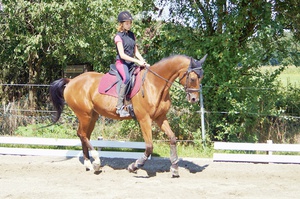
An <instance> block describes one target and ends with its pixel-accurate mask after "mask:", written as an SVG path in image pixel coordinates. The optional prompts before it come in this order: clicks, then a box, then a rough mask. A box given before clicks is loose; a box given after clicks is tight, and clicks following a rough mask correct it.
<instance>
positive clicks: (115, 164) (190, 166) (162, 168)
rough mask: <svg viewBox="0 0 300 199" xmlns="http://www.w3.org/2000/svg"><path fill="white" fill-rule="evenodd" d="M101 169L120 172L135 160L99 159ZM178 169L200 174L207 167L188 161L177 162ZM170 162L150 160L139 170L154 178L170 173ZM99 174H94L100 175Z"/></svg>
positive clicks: (166, 159)
mask: <svg viewBox="0 0 300 199" xmlns="http://www.w3.org/2000/svg"><path fill="white" fill-rule="evenodd" d="M100 159H101V167H104V166H109V167H111V168H113V169H114V170H120V169H127V167H128V165H130V164H131V163H133V162H135V161H136V160H135V159H124V158H105V157H101V158H100ZM79 160H80V162H81V163H82V164H83V158H80V159H79ZM178 165H179V169H180V168H184V169H187V170H188V171H189V172H190V173H199V172H202V171H203V170H204V169H205V168H206V167H208V164H206V165H202V166H199V165H198V164H195V163H194V162H192V161H188V160H183V159H180V160H179V163H178ZM170 167H171V162H170V159H169V158H157V157H154V158H151V159H149V160H147V162H146V163H145V165H144V166H143V167H142V168H141V170H144V171H146V172H147V174H148V177H153V176H156V174H157V173H163V172H170ZM100 173H101V171H100V172H98V173H95V174H100Z"/></svg>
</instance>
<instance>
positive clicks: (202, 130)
mask: <svg viewBox="0 0 300 199" xmlns="http://www.w3.org/2000/svg"><path fill="white" fill-rule="evenodd" d="M200 114H201V132H202V142H203V145H204V146H205V145H206V142H205V126H204V124H205V122H204V105H203V95H202V84H200Z"/></svg>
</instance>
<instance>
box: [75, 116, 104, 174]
mask: <svg viewBox="0 0 300 199" xmlns="http://www.w3.org/2000/svg"><path fill="white" fill-rule="evenodd" d="M98 116H99V115H98V114H97V113H96V112H93V113H92V114H91V115H85V116H77V117H78V119H79V127H78V130H77V136H78V137H79V138H80V140H81V144H82V151H83V158H84V166H85V167H86V168H87V170H95V171H99V169H100V158H99V153H98V152H97V151H96V150H95V149H94V147H93V146H92V144H91V142H90V137H91V134H92V132H93V130H94V127H95V124H96V121H97V119H98ZM89 150H90V151H91V155H92V157H93V159H94V162H93V165H92V164H91V161H90V155H89Z"/></svg>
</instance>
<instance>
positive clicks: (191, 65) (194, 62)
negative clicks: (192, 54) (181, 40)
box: [190, 58, 197, 68]
mask: <svg viewBox="0 0 300 199" xmlns="http://www.w3.org/2000/svg"><path fill="white" fill-rule="evenodd" d="M190 68H197V61H196V60H194V59H193V58H191V64H190Z"/></svg>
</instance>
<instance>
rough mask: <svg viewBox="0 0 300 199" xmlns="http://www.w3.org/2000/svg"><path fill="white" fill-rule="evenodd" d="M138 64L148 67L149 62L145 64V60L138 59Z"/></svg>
mask: <svg viewBox="0 0 300 199" xmlns="http://www.w3.org/2000/svg"><path fill="white" fill-rule="evenodd" d="M138 65H139V66H140V67H147V68H148V67H149V66H150V65H149V64H147V62H145V61H139V62H138Z"/></svg>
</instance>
